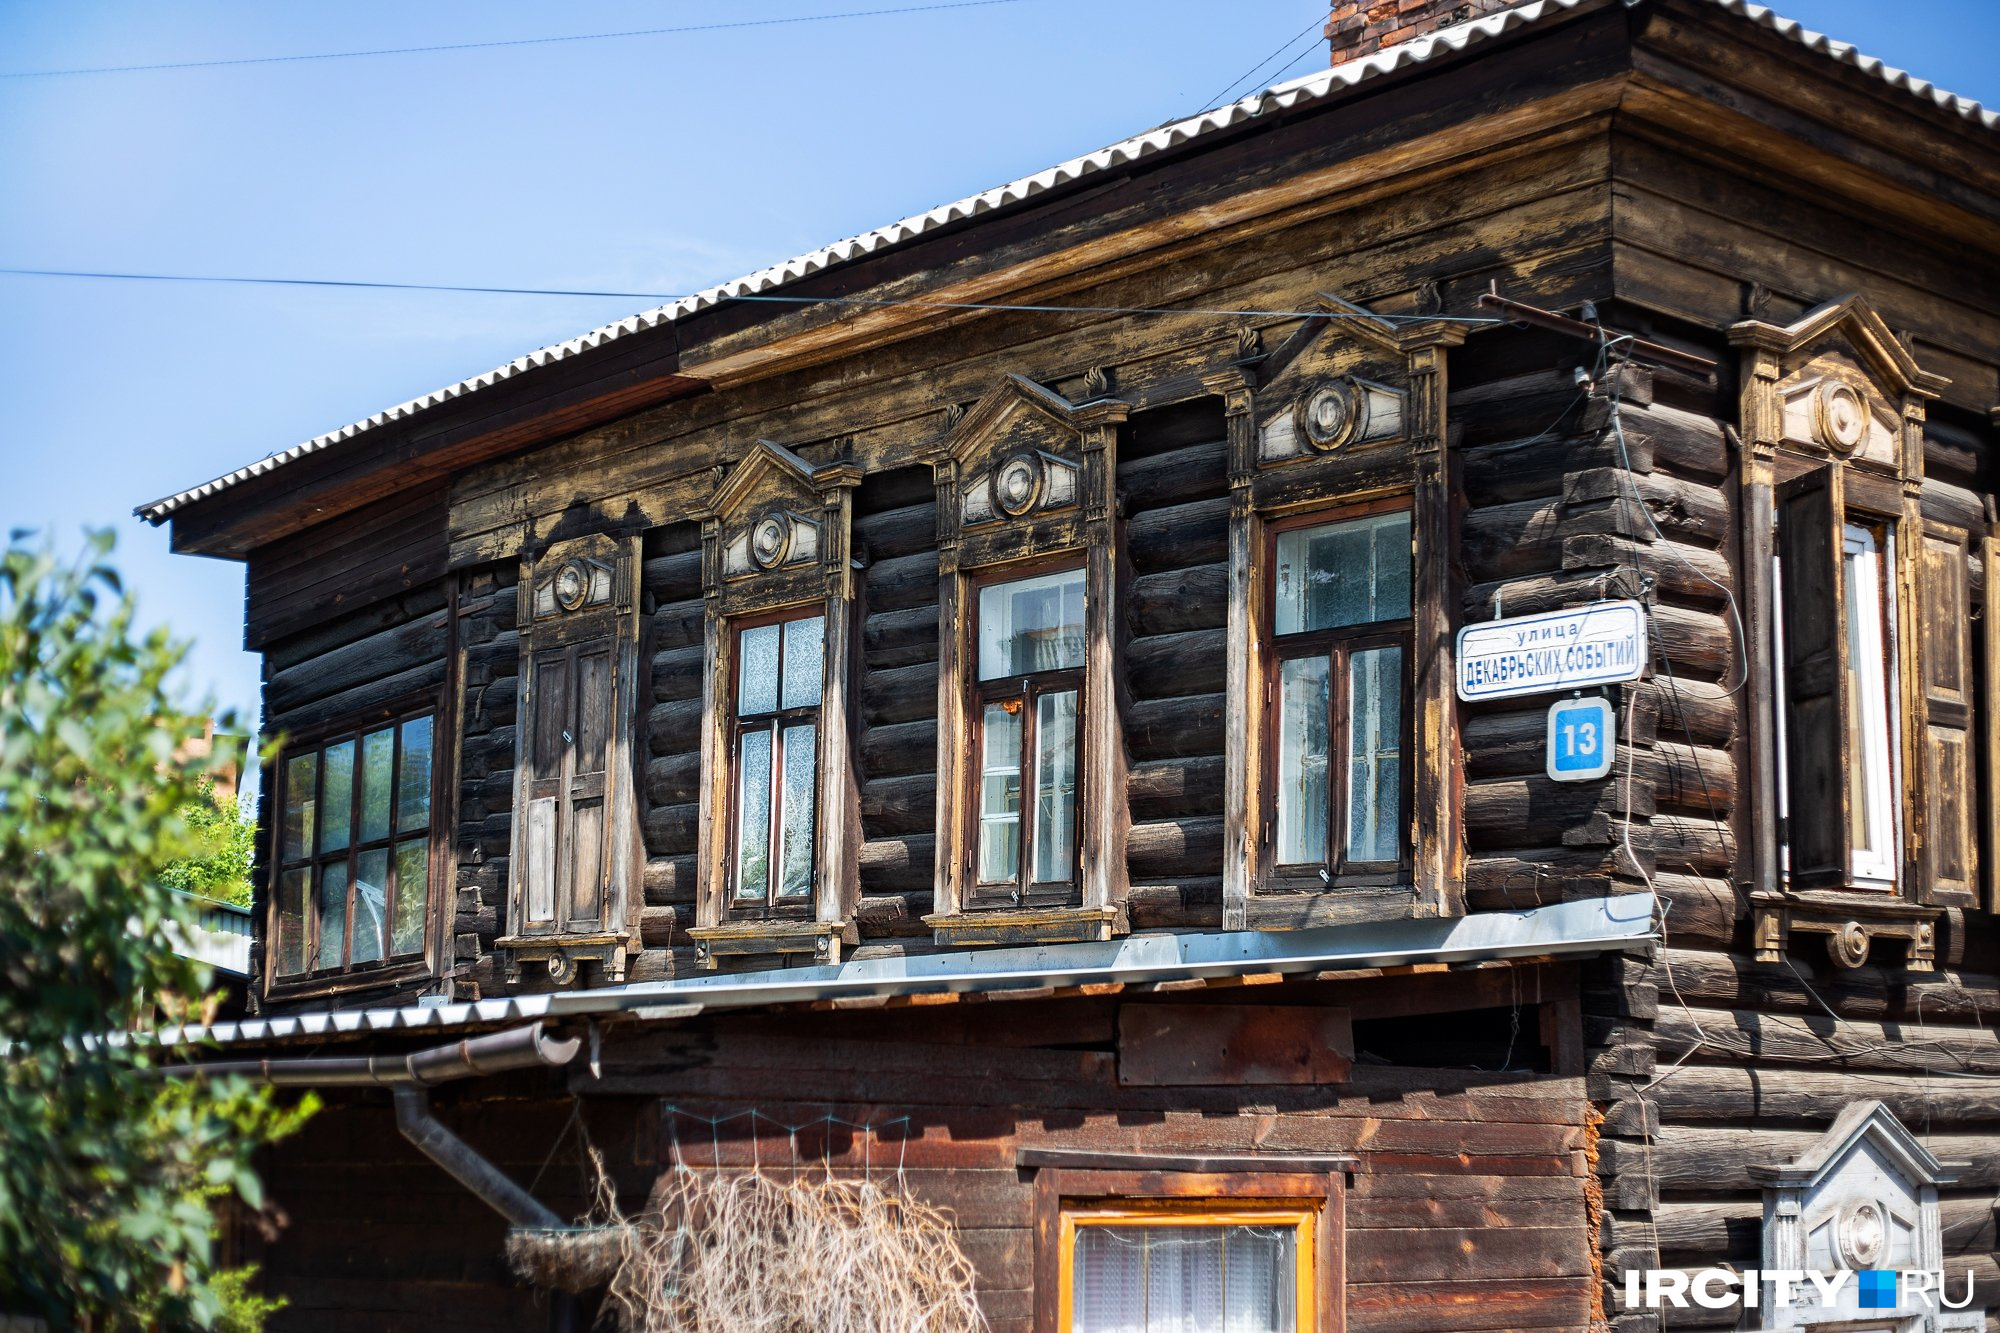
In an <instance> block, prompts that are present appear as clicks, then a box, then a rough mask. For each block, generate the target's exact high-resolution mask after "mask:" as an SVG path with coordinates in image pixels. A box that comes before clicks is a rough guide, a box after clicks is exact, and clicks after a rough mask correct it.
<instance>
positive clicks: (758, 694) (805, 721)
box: [730, 615, 826, 911]
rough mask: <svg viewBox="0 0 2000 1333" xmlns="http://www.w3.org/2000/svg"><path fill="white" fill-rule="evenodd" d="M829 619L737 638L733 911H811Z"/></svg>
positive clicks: (798, 621)
mask: <svg viewBox="0 0 2000 1333" xmlns="http://www.w3.org/2000/svg"><path fill="white" fill-rule="evenodd" d="M825 674H826V618H825V617H824V616H823V615H810V616H797V617H794V618H793V619H790V620H782V621H773V622H768V623H765V624H761V625H747V626H743V627H741V628H739V629H738V630H737V631H736V688H735V707H734V709H733V712H732V716H731V722H730V753H731V754H732V755H733V756H734V757H735V766H736V775H735V783H736V788H735V802H734V807H735V812H736V839H735V854H734V857H733V860H732V870H731V885H732V887H731V891H730V905H731V907H732V908H734V909H736V910H739V911H741V910H753V911H768V910H771V909H774V908H784V907H792V906H796V907H798V908H801V909H805V908H810V906H811V904H812V892H813V880H814V862H815V859H816V858H815V857H814V855H813V850H814V834H815V826H816V822H817V821H816V816H817V805H818V801H817V791H818V786H819V714H820V695H821V692H822V690H823V689H824V684H825Z"/></svg>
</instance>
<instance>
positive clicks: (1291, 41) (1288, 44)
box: [1195, 9, 1333, 115]
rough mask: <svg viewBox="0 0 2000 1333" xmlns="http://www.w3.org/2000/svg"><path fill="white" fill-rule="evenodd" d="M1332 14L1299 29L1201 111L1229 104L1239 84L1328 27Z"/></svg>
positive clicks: (1231, 83) (1322, 16)
mask: <svg viewBox="0 0 2000 1333" xmlns="http://www.w3.org/2000/svg"><path fill="white" fill-rule="evenodd" d="M1332 13H1333V11H1332V10H1331V9H1329V10H1327V11H1326V12H1325V13H1323V14H1321V15H1320V16H1319V17H1318V18H1316V19H1314V20H1313V21H1312V22H1311V23H1308V24H1306V26H1305V27H1303V28H1301V29H1299V30H1298V32H1296V33H1294V34H1293V35H1292V36H1291V37H1289V38H1287V39H1286V40H1285V42H1284V43H1283V44H1282V45H1281V46H1279V47H1278V49H1277V50H1275V51H1273V52H1271V54H1270V55H1267V56H1265V57H1264V58H1263V59H1262V60H1260V61H1258V62H1257V63H1256V64H1254V65H1252V66H1251V67H1250V68H1249V69H1246V70H1244V71H1243V72H1242V73H1241V74H1238V75H1237V76H1236V77H1235V78H1233V79H1231V80H1230V81H1229V82H1228V83H1227V84H1226V85H1225V86H1224V87H1223V89H1222V91H1221V92H1220V93H1217V94H1216V95H1215V96H1214V97H1212V98H1210V99H1209V100H1208V101H1207V102H1205V103H1203V104H1202V108H1201V110H1202V111H1213V110H1214V109H1215V108H1216V107H1219V106H1221V105H1222V104H1223V103H1224V102H1227V101H1228V100H1229V95H1230V94H1231V93H1233V92H1235V91H1236V88H1237V85H1238V84H1241V83H1243V82H1244V81H1245V80H1247V79H1254V78H1255V77H1256V75H1257V71H1258V70H1260V69H1262V68H1264V66H1266V65H1268V64H1270V63H1271V62H1272V61H1273V60H1276V59H1277V58H1278V57H1280V56H1282V55H1284V54H1285V52H1287V51H1289V50H1291V49H1292V48H1293V47H1294V46H1297V45H1298V44H1299V42H1300V40H1301V39H1302V38H1304V37H1305V36H1306V34H1307V33H1310V32H1312V31H1313V30H1314V29H1315V28H1323V27H1324V26H1325V25H1326V20H1327V18H1328V16H1330V15H1331V14H1332ZM1294 59H1296V57H1294ZM1195 114H1197V115H1199V114H1201V113H1200V112H1196V113H1195Z"/></svg>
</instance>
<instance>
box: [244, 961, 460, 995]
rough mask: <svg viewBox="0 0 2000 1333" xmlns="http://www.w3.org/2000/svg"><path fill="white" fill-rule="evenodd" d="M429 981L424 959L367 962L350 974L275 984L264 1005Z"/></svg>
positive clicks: (429, 977)
mask: <svg viewBox="0 0 2000 1333" xmlns="http://www.w3.org/2000/svg"><path fill="white" fill-rule="evenodd" d="M430 979H431V966H430V964H429V963H427V962H425V961H424V960H423V959H421V958H410V959H405V960H403V961H401V962H394V963H365V964H363V965H362V966H360V967H358V968H356V969H354V970H353V971H349V972H334V973H328V974H326V975H322V976H305V977H299V978H296V979H289V980H284V981H274V982H272V983H271V984H270V985H269V986H267V987H265V989H264V1003H266V1004H290V1003H291V1002H292V1001H294V1000H314V999H320V998H322V997H325V996H328V995H348V994H352V993H354V992H357V991H371V990H387V989H389V988H391V987H395V986H407V985H409V984H411V983H412V982H418V981H429V980H430Z"/></svg>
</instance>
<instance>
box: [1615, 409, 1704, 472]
mask: <svg viewBox="0 0 2000 1333" xmlns="http://www.w3.org/2000/svg"><path fill="white" fill-rule="evenodd" d="M1619 419H1620V422H1621V424H1623V426H1624V427H1625V439H1626V442H1627V444H1629V445H1630V446H1631V447H1632V448H1633V449H1635V450H1636V449H1644V450H1646V451H1648V452H1650V453H1651V455H1652V457H1653V463H1654V466H1655V467H1664V468H1671V469H1673V470H1674V471H1675V472H1678V473H1681V474H1683V475H1685V476H1690V477H1697V478H1701V479H1704V480H1708V481H1720V480H1722V478H1724V477H1726V476H1728V475H1729V441H1728V439H1727V437H1725V436H1724V434H1723V432H1722V425H1721V423H1720V422H1717V421H1714V420H1712V419H1711V418H1709V417H1705V416H1701V415H1699V414H1697V413H1694V412H1685V411H1682V410H1681V409H1680V408H1677V407H1669V406H1668V405H1666V404H1665V403H1655V404H1653V405H1651V406H1650V407H1643V408H1639V409H1637V410H1634V409H1633V408H1631V407H1630V406H1629V405H1628V406H1625V407H1622V408H1621V409H1620V413H1619ZM1635 466H1636V464H1635Z"/></svg>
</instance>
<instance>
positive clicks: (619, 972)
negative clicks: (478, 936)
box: [493, 933, 632, 986]
mask: <svg viewBox="0 0 2000 1333" xmlns="http://www.w3.org/2000/svg"><path fill="white" fill-rule="evenodd" d="M631 944H632V937H631V936H630V935H626V934H623V933H618V934H612V933H604V934H591V935H503V936H501V937H500V938H499V939H497V940H495V941H493V950H494V952H495V953H497V954H499V955H500V959H501V964H502V966H503V968H504V970H505V973H506V978H507V984H508V985H510V986H511V985H515V984H517V983H518V982H519V981H520V980H521V964H523V963H542V964H545V965H546V966H547V967H548V969H549V979H550V980H551V981H553V982H555V983H556V984H557V985H559V986H560V985H565V984H567V983H569V982H571V981H574V980H576V975H577V966H578V964H580V963H585V962H593V963H596V964H597V968H598V971H599V973H600V974H601V975H602V977H603V979H604V980H605V981H607V982H609V983H611V984H614V985H615V984H617V983H618V982H621V981H623V980H625V960H626V955H627V954H628V953H629V952H630V951H631V950H630V945H631Z"/></svg>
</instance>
